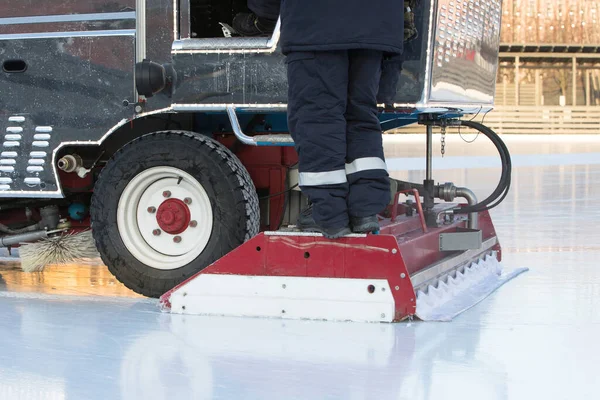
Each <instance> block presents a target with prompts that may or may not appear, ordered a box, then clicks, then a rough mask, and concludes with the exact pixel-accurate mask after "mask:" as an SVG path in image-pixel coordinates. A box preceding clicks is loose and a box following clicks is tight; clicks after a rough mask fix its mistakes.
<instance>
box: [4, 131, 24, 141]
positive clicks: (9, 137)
mask: <svg viewBox="0 0 600 400" xmlns="http://www.w3.org/2000/svg"><path fill="white" fill-rule="evenodd" d="M21 137H22V136H21V135H19V134H17V133H11V134H9V135H4V140H15V141H19V140H21Z"/></svg>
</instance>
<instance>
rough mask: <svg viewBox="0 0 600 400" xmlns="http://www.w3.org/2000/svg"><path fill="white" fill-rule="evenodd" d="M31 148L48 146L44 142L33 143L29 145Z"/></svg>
mask: <svg viewBox="0 0 600 400" xmlns="http://www.w3.org/2000/svg"><path fill="white" fill-rule="evenodd" d="M31 145H32V146H33V147H48V146H49V145H50V144H49V143H48V142H45V141H39V142H37V141H36V142H33V143H32V144H31Z"/></svg>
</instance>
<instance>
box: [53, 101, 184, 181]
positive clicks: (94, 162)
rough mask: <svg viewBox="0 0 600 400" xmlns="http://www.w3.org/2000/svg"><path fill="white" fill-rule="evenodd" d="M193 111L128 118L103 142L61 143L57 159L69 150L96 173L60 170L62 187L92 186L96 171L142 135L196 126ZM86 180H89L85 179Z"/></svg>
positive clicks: (59, 176) (56, 160) (59, 178)
mask: <svg viewBox="0 0 600 400" xmlns="http://www.w3.org/2000/svg"><path fill="white" fill-rule="evenodd" d="M194 117H195V115H194V114H190V113H187V114H186V113H163V114H156V115H147V116H144V117H141V118H137V119H134V120H132V121H130V122H127V123H125V124H123V125H122V126H120V127H119V128H118V129H116V130H115V131H114V132H112V133H111V134H110V136H108V137H107V138H106V140H104V141H103V142H102V143H101V144H99V145H97V144H86V143H81V144H73V145H68V146H64V147H62V148H61V149H60V150H59V151H58V152H57V154H56V158H55V159H54V162H55V163H58V161H59V160H60V159H61V158H62V157H64V156H65V155H68V154H76V155H78V156H79V157H81V159H82V161H83V166H84V168H87V169H90V168H91V167H94V168H93V173H92V174H90V175H89V176H88V177H86V178H84V179H81V178H79V177H78V176H77V175H76V174H73V173H70V174H68V173H64V172H63V171H60V170H59V171H58V172H59V173H58V180H59V182H60V185H61V186H62V187H63V189H74V190H75V192H79V191H87V190H90V185H93V182H94V181H95V180H96V179H95V178H96V175H97V173H98V172H99V171H100V170H101V169H102V168H103V166H104V165H105V164H106V162H107V161H108V160H109V159H110V158H111V157H112V156H113V154H115V153H116V152H117V151H118V150H119V149H120V148H122V147H123V146H124V145H126V144H127V143H129V142H131V141H132V140H134V139H137V138H139V137H141V136H143V135H146V134H149V133H152V132H157V131H163V130H186V131H193V130H194ZM84 181H86V182H87V183H86V182H84Z"/></svg>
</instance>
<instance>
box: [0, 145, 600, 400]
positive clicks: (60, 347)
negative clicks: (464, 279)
mask: <svg viewBox="0 0 600 400" xmlns="http://www.w3.org/2000/svg"><path fill="white" fill-rule="evenodd" d="M473 138H474V136H473V135H468V134H467V135H465V139H467V140H472V139H473ZM504 139H505V141H506V142H507V144H508V146H509V148H510V150H511V152H512V154H513V164H514V172H513V187H512V189H511V192H510V194H509V196H508V197H507V199H506V201H505V202H504V203H503V204H502V205H501V206H500V207H498V208H497V209H495V210H493V211H492V216H493V218H494V222H495V224H496V228H497V231H498V235H499V238H500V241H501V243H502V245H503V250H504V260H503V263H504V265H505V266H506V267H507V268H516V267H529V268H530V271H529V272H527V273H525V274H523V275H520V276H519V277H518V278H516V279H515V280H513V281H511V282H509V283H507V284H506V285H505V286H503V287H502V288H500V289H499V291H497V292H496V293H494V294H493V295H492V296H490V297H489V298H487V299H486V300H484V301H483V302H482V303H480V304H479V305H477V306H476V307H474V308H472V309H470V310H469V311H467V312H466V313H464V314H463V315H461V316H459V317H458V318H456V319H455V320H454V321H452V322H448V323H422V322H416V321H415V322H404V323H400V324H394V325H380V324H353V323H326V322H304V321H276V320H259V319H234V318H207V317H194V316H177V315H168V314H161V313H160V312H159V311H158V309H157V307H156V302H155V301H154V300H147V299H143V298H141V297H139V296H136V295H134V294H132V293H131V292H130V291H128V290H127V289H125V288H124V287H123V286H121V285H120V284H119V283H118V282H117V281H116V280H115V279H114V278H113V277H112V276H111V275H110V274H109V273H108V272H107V270H106V268H105V267H102V266H95V265H81V266H67V267H49V268H48V269H47V270H46V271H45V272H43V273H35V274H24V273H22V272H20V271H19V269H18V265H15V264H11V263H9V262H5V263H4V264H3V265H2V266H1V267H0V340H1V343H2V349H1V350H0V400H4V399H7V400H17V399H27V400H33V399H75V400H84V399H102V400H112V399H136V400H137V399H139V400H151V399H169V400H172V399H178V400H183V399H194V400H195V399H240V400H250V399H257V400H258V399H265V400H270V399H273V400H275V399H276V400H287V399H306V400H319V399H369V400H382V399H410V400H420V399H427V400H430V399H435V400H452V399H459V400H469V399H474V400H500V399H523V400H537V399H544V400H548V399H566V400H571V399H572V400H580V399H597V398H600V394H599V393H600V378H599V375H598V374H599V372H598V364H599V363H600V339H599V338H600V262H599V260H600V135H599V136H550V137H549V136H538V137H531V136H509V137H504ZM385 142H386V153H387V158H388V164H389V166H390V169H391V171H392V174H393V175H394V176H395V177H397V178H403V179H411V180H415V181H418V180H422V179H423V177H424V171H423V168H424V164H425V162H424V159H423V158H422V157H416V156H420V155H422V154H424V151H425V137H424V136H411V135H402V136H400V135H396V136H391V135H388V136H385ZM435 144H436V146H435V153H436V158H435V160H434V167H435V168H437V169H436V170H435V171H434V178H435V179H436V181H440V182H442V181H446V180H450V181H453V182H455V183H456V184H458V185H465V186H469V187H471V188H472V189H473V190H475V192H476V193H477V194H478V196H479V197H480V198H483V197H485V195H487V194H488V193H490V192H491V191H492V190H493V188H494V187H495V185H496V182H497V178H498V176H499V161H498V159H497V158H496V156H495V154H494V149H493V147H492V146H491V145H490V144H488V143H487V142H486V139H485V138H484V137H483V136H482V137H479V138H478V139H477V140H476V141H475V142H474V143H472V144H466V143H464V142H463V141H462V140H461V138H459V137H458V136H450V137H448V138H447V152H446V156H445V157H444V158H443V159H442V158H441V157H440V155H439V150H440V146H439V136H436V137H435ZM409 157H410V158H409ZM407 171H408V172H407Z"/></svg>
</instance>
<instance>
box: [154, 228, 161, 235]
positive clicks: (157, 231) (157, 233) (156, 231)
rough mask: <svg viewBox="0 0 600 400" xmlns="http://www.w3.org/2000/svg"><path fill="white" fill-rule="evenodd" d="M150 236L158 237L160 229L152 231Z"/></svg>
mask: <svg viewBox="0 0 600 400" xmlns="http://www.w3.org/2000/svg"><path fill="white" fill-rule="evenodd" d="M152 234H153V235H154V236H158V235H160V229H155V230H153V231H152Z"/></svg>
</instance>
